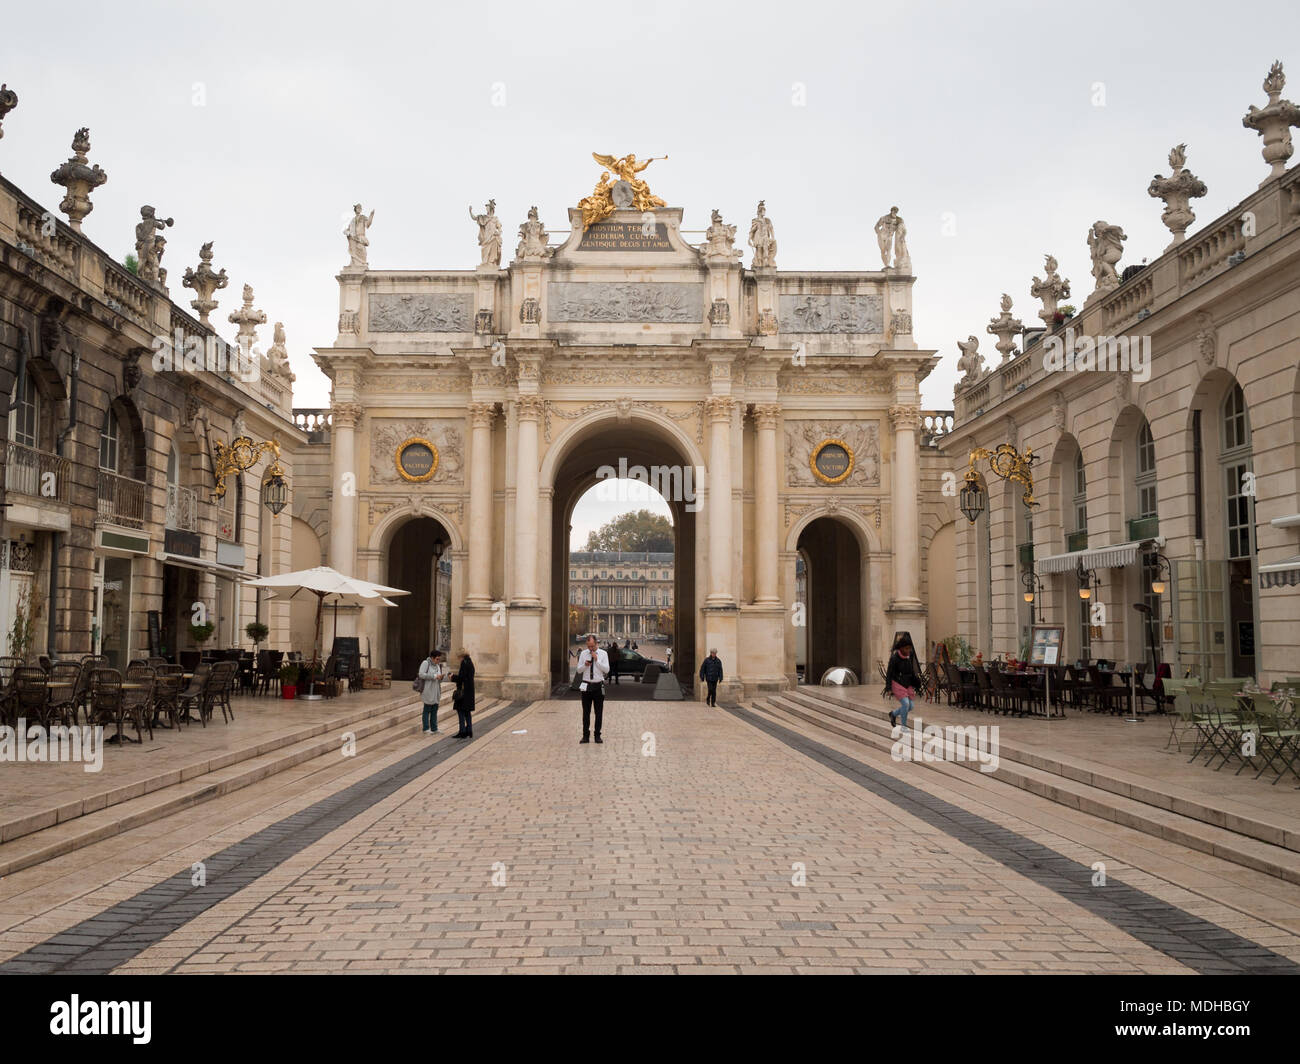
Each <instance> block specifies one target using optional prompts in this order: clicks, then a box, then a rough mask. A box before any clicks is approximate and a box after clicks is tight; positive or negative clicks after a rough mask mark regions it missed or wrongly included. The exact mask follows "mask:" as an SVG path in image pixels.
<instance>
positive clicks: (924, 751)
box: [889, 717, 1001, 772]
mask: <svg viewBox="0 0 1300 1064" xmlns="http://www.w3.org/2000/svg"><path fill="white" fill-rule="evenodd" d="M889 737H890V738H891V739H893V740H894V745H893V746H892V747H890V751H889V753H890V756H891V757H892V758H893V759H894V760H895V761H923V762H930V763H932V762H936V761H972V762H978V763H979V767H980V771H981V772H996V771H997V770H998V765H999V764H1000V763H1001V758H1000V756H999V754H998V743H999V740H998V726H997V725H996V724H994V725H993V726H992V727H990V726H988V725H987V724H981V725H980V726H979V727H976V726H975V725H974V724H946V725H944V726H943V727H942V728H941V727H939V725H937V724H927V725H924V726H923V725H922V723H921V718H920V717H917V718H916V725H915V727H910V728H908V730H906V731H904V730H903V727H902V725H900V724H895V725H894V728H893V731H891V732H890V734H889Z"/></svg>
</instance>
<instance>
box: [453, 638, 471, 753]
mask: <svg viewBox="0 0 1300 1064" xmlns="http://www.w3.org/2000/svg"><path fill="white" fill-rule="evenodd" d="M456 657H457V658H458V659H460V665H459V667H458V668H457V669H456V673H455V675H454V676H452V679H453V680H454V681H455V682H456V693H455V695H453V696H452V700H451V704H452V708H453V709H455V710H456V716H457V717H459V718H460V731H458V732H457V733H456V738H457V739H472V738H474V715H473V714H474V659H473V658H471V657H470V656H469V651H468V650H466V649H465V648H464V647H461V648H460V650H458V651H456Z"/></svg>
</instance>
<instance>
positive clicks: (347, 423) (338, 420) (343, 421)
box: [330, 403, 366, 429]
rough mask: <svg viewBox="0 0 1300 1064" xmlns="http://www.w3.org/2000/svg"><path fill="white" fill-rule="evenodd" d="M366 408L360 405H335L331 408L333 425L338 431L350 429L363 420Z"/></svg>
mask: <svg viewBox="0 0 1300 1064" xmlns="http://www.w3.org/2000/svg"><path fill="white" fill-rule="evenodd" d="M365 412H366V408H365V407H364V406H362V405H361V404H360V403H335V404H334V405H333V406H331V407H330V417H331V424H332V427H333V428H336V429H350V428H352V427H353V426H355V425H356V423H357V422H358V421H360V420H361V416H362V415H363V414H364V413H365Z"/></svg>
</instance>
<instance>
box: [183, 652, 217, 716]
mask: <svg viewBox="0 0 1300 1064" xmlns="http://www.w3.org/2000/svg"><path fill="white" fill-rule="evenodd" d="M211 680H212V666H211V665H207V664H200V665H196V666H195V668H194V678H193V679H191V680H190V682H189V686H188V687H186V688H185V689H184V690H182V691H180V692H178V693H177V695H176V706H177V709H178V710H179V711H180V718H179V719H180V720H181V721H183V722H184V723H186V724H188V723H189V722H190V721H192V720H193V719H194V718H193V717H192V716H190V709H191V707H192V708H194V709H195V710H197V712H198V718H199V723H200V724H202V725H203V726H204V727H205V728H206V727H207V726H208V714H207V712H206V711H205V708H206V707H205V700H206V698H207V692H208V684H209V683H210V682H211Z"/></svg>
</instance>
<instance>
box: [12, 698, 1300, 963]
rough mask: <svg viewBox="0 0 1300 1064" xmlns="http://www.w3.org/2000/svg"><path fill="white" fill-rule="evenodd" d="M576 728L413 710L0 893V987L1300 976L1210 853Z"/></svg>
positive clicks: (969, 798) (867, 776)
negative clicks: (78, 976) (728, 977)
mask: <svg viewBox="0 0 1300 1064" xmlns="http://www.w3.org/2000/svg"><path fill="white" fill-rule="evenodd" d="M372 697H373V696H372ZM345 701H346V700H345ZM374 702H375V703H376V704H378V702H379V700H378V699H377V698H375V699H374ZM360 704H361V700H360V699H358V701H357V703H356V704H355V705H354V706H353V707H352V708H353V710H354V711H355V709H356V707H357V706H360ZM579 712H580V711H579V708H578V706H577V704H576V703H575V702H572V701H540V702H531V703H530V702H513V703H508V702H504V701H498V702H493V703H490V707H489V708H488V709H487V710H486V712H484V713H482V714H480V715H479V718H478V720H477V721H476V725H475V728H476V737H475V739H474V740H473V741H472V742H468V743H458V742H457V741H456V740H454V739H452V738H450V737H446V736H443V737H440V738H439V739H437V740H435V741H430V740H429V738H428V737H427V736H423V735H421V734H420V733H419V728H418V716H417V715H416V714H415V713H412V714H411V716H410V717H409V719H408V720H407V721H406V722H405V723H403V724H402V725H401V726H400V727H399V728H398V733H397V734H396V736H395V737H394V736H389V737H387V739H386V741H384V742H383V743H375V744H374V745H375V749H373V750H372V749H369V748H368V747H367V740H365V739H361V740H359V742H358V749H357V753H356V756H355V757H354V758H341V757H338V756H334V755H329V754H326V755H320V756H317V757H316V758H315V759H313V760H311V761H307V762H304V763H303V764H302V765H300V766H298V767H297V768H295V769H294V770H292V771H286V772H281V773H276V774H271V775H268V776H266V778H265V779H262V780H259V781H257V782H254V783H251V784H249V785H248V786H246V787H244V788H242V789H240V790H238V791H235V792H232V793H229V794H224V795H222V796H220V797H216V798H213V799H211V800H210V801H207V802H204V803H202V804H198V805H194V806H192V807H190V808H188V809H183V810H179V811H177V812H175V813H173V814H170V815H168V816H165V817H162V818H160V819H157V820H154V821H152V822H149V823H145V824H143V825H141V826H139V827H135V828H128V829H126V830H124V831H121V832H120V833H118V834H115V835H114V836H113V837H112V838H108V839H105V840H104V841H101V842H95V843H90V844H88V845H84V846H80V847H79V848H77V849H76V850H74V851H73V852H71V853H68V854H66V855H64V856H59V857H54V858H52V859H50V860H48V861H43V862H41V863H40V864H36V865H32V866H30V867H27V868H23V869H20V870H18V871H15V872H13V873H11V874H9V875H6V876H5V877H4V878H3V880H0V971H2V972H53V971H58V972H69V973H72V972H82V973H94V972H120V973H163V972H181V973H218V972H220V973H225V972H347V971H378V972H501V973H505V972H592V973H595V972H604V973H624V972H645V973H655V972H659V973H684V974H685V973H710V972H728V973H737V972H739V973H760V974H761V973H796V972H840V973H853V972H872V973H887V972H1031V973H1032V972H1043V973H1058V972H1072V973H1093V972H1097V973H1100V972H1106V973H1168V974H1177V973H1193V972H1204V973H1215V972H1266V971H1268V972H1271V971H1277V972H1290V973H1296V972H1300V888H1297V887H1295V886H1293V885H1291V884H1288V883H1282V882H1280V881H1278V880H1275V879H1272V878H1271V877H1262V876H1261V877H1259V879H1260V881H1261V882H1264V881H1267V882H1268V883H1269V887H1268V890H1269V891H1270V892H1271V895H1272V898H1273V904H1272V907H1271V908H1269V907H1268V906H1264V907H1260V906H1258V905H1256V906H1253V907H1252V906H1249V905H1234V903H1233V901H1232V895H1233V893H1234V891H1232V890H1226V891H1223V890H1220V891H1217V892H1216V891H1215V890H1214V884H1215V883H1216V882H1221V880H1216V878H1215V877H1216V876H1224V875H1227V876H1235V877H1238V878H1237V882H1238V883H1240V877H1241V876H1242V875H1243V874H1245V875H1251V874H1253V873H1248V872H1246V871H1245V870H1242V869H1236V868H1232V867H1231V866H1228V865H1227V864H1226V863H1225V862H1222V861H1219V860H1218V859H1217V858H1215V857H1213V856H1212V855H1208V854H1184V855H1182V857H1181V863H1173V862H1172V860H1171V858H1172V854H1171V853H1164V854H1162V852H1161V851H1162V847H1163V846H1165V844H1164V843H1162V842H1161V841H1160V840H1156V839H1149V838H1148V839H1145V840H1144V841H1142V842H1141V843H1138V842H1137V841H1135V834H1134V833H1132V832H1128V831H1126V830H1124V829H1122V828H1117V827H1116V826H1115V825H1113V824H1106V823H1104V822H1103V821H1100V820H1095V818H1093V823H1091V824H1088V823H1085V821H1086V820H1087V819H1088V818H1084V817H1083V816H1082V814H1079V813H1077V812H1076V811H1071V810H1066V809H1062V808H1061V807H1060V806H1058V805H1053V804H1052V803H1051V802H1049V801H1047V800H1046V799H1044V798H1041V797H1038V796H1035V795H1032V794H1024V793H1022V792H1018V791H1014V790H1012V789H1011V788H1008V787H1006V785H1005V784H1002V783H999V782H998V781H997V780H996V779H983V778H980V777H979V774H978V773H974V774H970V775H971V780H970V781H967V780H955V781H952V780H949V779H947V778H946V777H944V776H943V775H941V774H939V773H936V772H934V771H932V770H931V768H930V767H928V766H924V765H911V764H903V763H898V762H894V761H892V760H891V759H890V757H889V755H888V754H887V753H883V752H881V751H878V750H875V749H873V748H871V747H869V746H867V745H864V744H861V743H853V742H850V741H848V740H845V739H843V738H842V737H836V736H834V735H832V734H830V733H827V732H824V731H822V730H820V729H818V728H814V727H802V728H795V727H791V726H790V725H789V724H783V723H781V722H780V721H778V720H776V719H775V718H774V717H771V716H769V715H767V714H765V713H763V712H762V711H761V710H759V709H757V708H754V707H751V706H748V705H742V706H723V707H722V708H719V709H716V710H714V709H707V708H705V707H703V706H701V705H699V704H695V703H676V704H664V703H655V702H626V703H621V704H619V705H617V707H616V708H615V709H613V710H612V711H611V712H610V714H609V715H608V716H607V720H606V727H605V742H604V744H603V745H599V746H598V745H595V744H590V745H579V744H578V742H577V739H578V737H579V734H580V722H579ZM449 715H451V714H450V713H449V710H447V709H444V711H443V718H444V724H445V723H446V718H447V717H448V716H449ZM453 719H454V715H453ZM131 753H132V752H131V751H124V752H122V754H123V756H124V757H125V756H129V755H130V754H131ZM15 768H17V769H21V770H32V769H36V770H37V771H39V769H40V766H6V767H5V769H6V771H7V772H11V773H12V772H13V771H14V769H15ZM119 768H120V766H114V764H113V763H112V762H111V761H110V763H109V764H108V765H107V766H106V770H105V772H106V774H107V773H111V772H113V771H115V770H117V769H119ZM995 775H996V774H995ZM962 788H967V790H966V791H965V792H963V790H962ZM1006 794H1014V795H1016V797H1015V799H1014V801H1008V800H1007V799H1006V797H1005V795H1006ZM1011 810H1014V812H1012V811H1011ZM4 852H5V848H4V846H0V856H3V855H4ZM1162 859H1163V860H1165V861H1166V863H1164V864H1159V862H1160V861H1161V860H1162ZM198 862H202V869H203V883H202V885H196V875H197V873H196V871H195V868H196V863H198ZM1097 862H1104V864H1105V866H1106V873H1107V879H1106V885H1105V886H1100V885H1094V882H1095V865H1096V863H1097ZM1144 866H1146V867H1144ZM1155 866H1158V867H1159V874H1156V873H1153V872H1152V871H1150V868H1151V867H1155ZM1216 893H1217V896H1216ZM1243 893H1246V892H1243ZM1249 893H1251V894H1255V893H1258V892H1256V891H1249ZM1252 910H1253V911H1252ZM1288 913H1289V914H1290V917H1289V918H1288V916H1287V914H1288Z"/></svg>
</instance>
